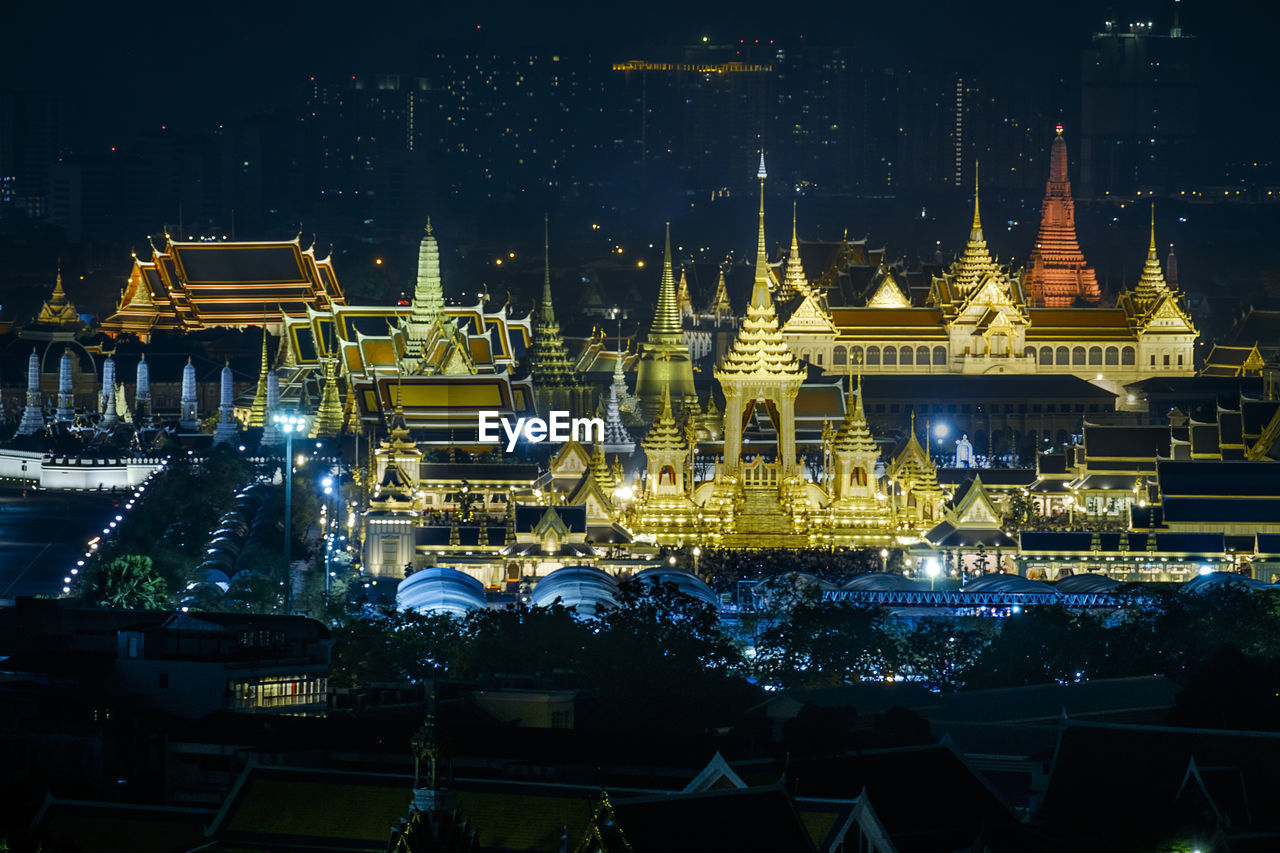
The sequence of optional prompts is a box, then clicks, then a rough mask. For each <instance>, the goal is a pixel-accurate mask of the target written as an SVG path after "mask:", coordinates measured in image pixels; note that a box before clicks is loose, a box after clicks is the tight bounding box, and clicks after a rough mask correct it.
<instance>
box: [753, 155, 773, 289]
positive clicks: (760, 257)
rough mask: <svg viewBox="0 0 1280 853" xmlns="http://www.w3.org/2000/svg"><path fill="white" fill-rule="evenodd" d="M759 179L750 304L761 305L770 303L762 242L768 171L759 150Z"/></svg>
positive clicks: (763, 244) (766, 264) (765, 253)
mask: <svg viewBox="0 0 1280 853" xmlns="http://www.w3.org/2000/svg"><path fill="white" fill-rule="evenodd" d="M756 177H757V178H758V179H759V180H760V228H759V231H758V233H757V235H756V280H755V283H754V284H753V285H752V287H751V306H752V307H763V306H764V305H765V303H770V307H772V300H770V298H769V290H770V288H769V252H768V249H767V248H766V247H765V242H764V179H765V178H766V177H768V173H767V172H765V169H764V152H763V151H761V152H760V168H759V169H758V170H757V171H756Z"/></svg>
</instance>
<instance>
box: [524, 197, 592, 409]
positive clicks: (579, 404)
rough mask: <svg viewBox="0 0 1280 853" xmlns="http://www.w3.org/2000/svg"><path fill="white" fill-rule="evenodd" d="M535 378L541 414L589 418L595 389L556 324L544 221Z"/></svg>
mask: <svg viewBox="0 0 1280 853" xmlns="http://www.w3.org/2000/svg"><path fill="white" fill-rule="evenodd" d="M529 365H530V369H531V372H532V374H533V393H534V399H535V400H536V401H537V407H538V411H539V412H540V413H542V414H544V415H545V414H546V413H547V412H550V411H552V410H559V411H568V412H570V413H572V414H574V415H585V414H587V413H588V411H589V410H590V408H591V405H590V403H591V389H590V388H588V387H587V386H585V385H584V384H583V383H582V381H581V379H579V377H578V374H577V372H576V371H575V370H574V369H573V362H572V361H571V360H570V358H569V350H568V349H567V348H566V347H565V343H564V337H563V336H562V335H561V334H560V324H559V323H557V322H556V312H555V306H554V305H553V304H552V302H551V236H550V226H549V224H548V221H547V220H546V219H545V218H544V220H543V279H542V302H541V304H540V305H539V306H538V310H537V314H536V320H535V322H534V325H533V348H532V350H531V352H530V353H529Z"/></svg>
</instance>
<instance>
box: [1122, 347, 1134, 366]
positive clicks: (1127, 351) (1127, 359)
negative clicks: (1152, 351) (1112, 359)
mask: <svg viewBox="0 0 1280 853" xmlns="http://www.w3.org/2000/svg"><path fill="white" fill-rule="evenodd" d="M1120 363H1121V364H1128V365H1133V364H1137V356H1136V355H1135V353H1134V349H1133V347H1125V348H1124V349H1122V350H1120Z"/></svg>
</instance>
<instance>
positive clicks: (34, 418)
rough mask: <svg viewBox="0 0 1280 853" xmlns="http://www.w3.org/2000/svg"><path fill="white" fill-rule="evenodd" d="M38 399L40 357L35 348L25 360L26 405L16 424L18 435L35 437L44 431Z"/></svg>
mask: <svg viewBox="0 0 1280 853" xmlns="http://www.w3.org/2000/svg"><path fill="white" fill-rule="evenodd" d="M41 406H42V403H41V397H40V356H38V355H36V350H35V347H32V348H31V356H30V357H29V358H28V359H27V405H26V408H25V409H23V410H22V422H21V423H19V424H18V435H35V434H36V433H38V432H40V431H41V430H43V429H44V410H43V409H42V408H41Z"/></svg>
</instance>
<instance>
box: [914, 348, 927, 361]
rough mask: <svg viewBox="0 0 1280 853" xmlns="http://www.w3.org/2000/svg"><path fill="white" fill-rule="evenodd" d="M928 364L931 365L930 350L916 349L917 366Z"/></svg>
mask: <svg viewBox="0 0 1280 853" xmlns="http://www.w3.org/2000/svg"><path fill="white" fill-rule="evenodd" d="M928 363H929V348H928V347H918V348H917V349H916V364H928Z"/></svg>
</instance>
